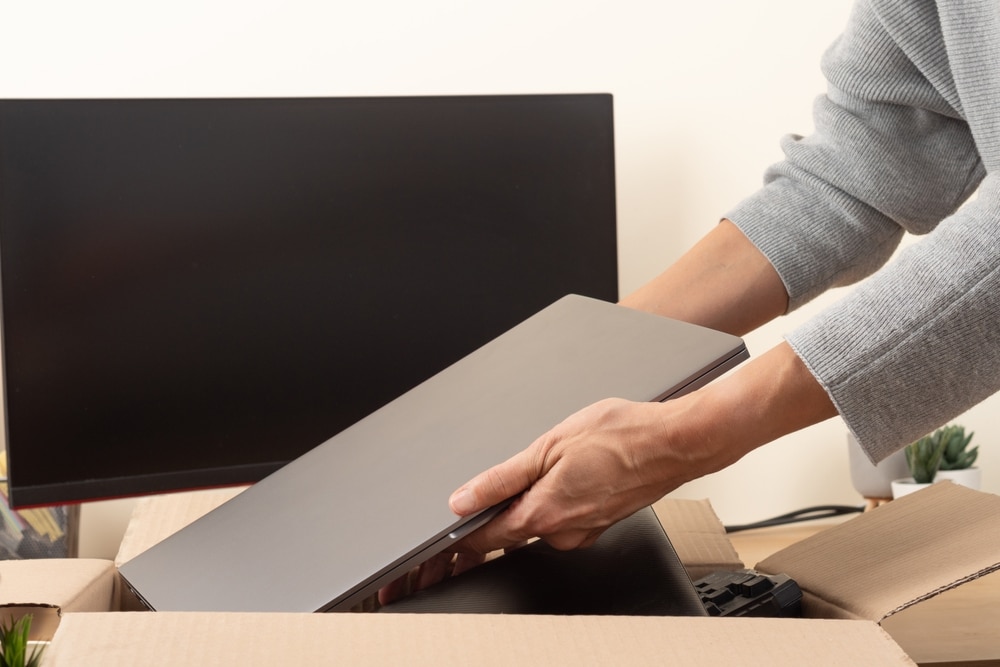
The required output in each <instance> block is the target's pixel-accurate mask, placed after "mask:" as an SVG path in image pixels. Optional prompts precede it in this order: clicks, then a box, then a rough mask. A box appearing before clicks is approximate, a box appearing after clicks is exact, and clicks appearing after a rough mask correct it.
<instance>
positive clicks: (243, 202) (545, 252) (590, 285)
mask: <svg viewBox="0 0 1000 667" xmlns="http://www.w3.org/2000/svg"><path fill="white" fill-rule="evenodd" d="M0 271H2V273H0V279H2V298H3V313H2V315H3V353H4V354H3V364H4V382H5V387H4V389H5V411H6V412H5V414H6V427H7V433H6V436H7V442H6V444H7V451H8V455H9V469H10V482H11V493H12V502H13V503H14V504H15V505H16V506H26V505H38V504H51V503H62V502H71V501H78V500H85V499H94V498H106V497H116V496H127V495H137V494H146V493H154V492H161V491H168V490H175V489H189V488H198V487H206V486H218V485H229V484H241V483H249V482H253V481H255V480H257V479H260V478H261V477H263V476H264V475H266V474H267V473H269V472H271V471H273V470H275V469H277V468H278V467H280V466H281V465H282V464H284V463H286V462H288V461H290V460H291V459H293V458H296V457H297V456H298V455H300V454H302V453H303V452H305V451H307V450H308V449H311V448H312V447H314V446H316V445H318V444H320V443H321V442H323V441H324V440H326V439H328V438H329V437H331V436H333V435H334V434H336V433H337V432H338V431H340V430H341V429H343V428H345V427H347V426H349V425H350V424H352V423H354V422H355V421H357V420H358V419H360V418H362V417H364V416H365V415H367V414H368V413H370V412H372V411H374V410H375V409H377V408H379V407H380V406H381V405H383V404H385V403H386V402H388V401H390V400H392V399H393V398H395V397H396V396H398V395H400V394H402V393H403V392H405V391H406V390H408V389H409V388H411V387H413V386H414V385H416V384H418V383H419V382H421V381H422V380H424V379H426V378H427V377H429V376H431V375H433V374H434V373H435V372H437V371H439V370H441V369H442V368H444V367H445V366H447V365H448V364H450V363H452V362H454V361H456V360H457V359H459V358H460V357H462V356H464V355H465V354H467V353H469V352H471V351H472V350H474V349H475V348H477V347H479V346H480V345H482V344H483V343H485V342H487V341H488V340H490V339H491V338H493V337H495V336H497V335H499V334H500V333H502V332H503V331H504V330H506V329H508V328H509V327H511V326H513V325H514V324H516V323H517V322H519V321H521V320H523V319H524V318H526V317H528V316H529V315H531V314H532V313H534V312H535V311H537V310H539V309H541V308H542V307H544V306H546V305H548V304H549V303H550V302H552V301H554V300H556V299H557V298H559V297H560V296H563V295H564V294H567V293H577V294H585V295H588V296H593V297H597V298H602V299H606V300H614V299H616V298H617V281H618V274H617V252H616V235H615V186H614V142H613V119H612V100H611V97H610V96H609V95H510V96H506V95H505V96H455V97H409V98H399V97H383V98H305V99H196V100H192V99H177V100H162V99H161V100H151V99H145V100H5V101H0ZM525 444H526V445H527V444H528V443H525Z"/></svg>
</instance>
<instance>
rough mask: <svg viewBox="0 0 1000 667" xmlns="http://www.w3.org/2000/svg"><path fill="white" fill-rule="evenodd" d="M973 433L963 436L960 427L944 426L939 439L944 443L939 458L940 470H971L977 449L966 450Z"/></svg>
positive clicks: (963, 432)
mask: <svg viewBox="0 0 1000 667" xmlns="http://www.w3.org/2000/svg"><path fill="white" fill-rule="evenodd" d="M973 435H975V433H969V434H968V435H966V434H965V429H964V428H963V427H961V426H957V425H955V426H945V427H944V428H942V429H941V439H942V440H944V441H945V446H944V454H943V455H942V456H941V470H964V469H965V468H971V467H972V464H973V463H975V462H976V456H978V455H979V447H978V446H976V447H973V448H972V449H968V447H969V442H971V441H972V436H973Z"/></svg>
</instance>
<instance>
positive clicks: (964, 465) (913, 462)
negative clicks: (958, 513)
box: [892, 424, 979, 498]
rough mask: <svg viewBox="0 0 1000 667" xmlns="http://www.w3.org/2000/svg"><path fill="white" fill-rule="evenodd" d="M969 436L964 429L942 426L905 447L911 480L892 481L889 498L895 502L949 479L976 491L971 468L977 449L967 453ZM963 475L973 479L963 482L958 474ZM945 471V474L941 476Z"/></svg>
mask: <svg viewBox="0 0 1000 667" xmlns="http://www.w3.org/2000/svg"><path fill="white" fill-rule="evenodd" d="M972 436H973V434H972V433H969V434H968V435H966V433H965V428H964V427H962V426H959V425H957V424H954V425H948V426H943V427H941V428H939V429H938V430H936V431H934V432H933V433H931V434H929V435H925V436H924V437H922V438H920V439H919V440H917V441H916V442H913V443H910V444H909V445H907V446H906V448H905V450H904V451H905V452H906V464H907V467H908V468H909V470H910V475H911V477H906V478H903V479H897V480H893V482H892V496H893V498H898V497H900V496H905V495H906V494H908V493H913V492H914V491H918V490H920V489H922V488H924V487H925V486H929V485H930V484H933V483H934V482H935V481H940V480H941V479H946V478H947V479H951V480H952V481H955V482H956V483H959V484H964V485H966V486H971V487H972V488H979V485H978V479H977V477H978V473H979V469H978V468H971V466H972V464H973V462H975V460H976V456H977V455H978V453H979V447H973V448H972V449H968V446H969V443H970V442H971V440H972ZM969 470H974V471H975V473H969V472H966V473H965V474H966V475H969V476H970V477H972V478H973V479H964V476H963V475H962V474H956V473H958V471H969ZM942 471H948V472H942Z"/></svg>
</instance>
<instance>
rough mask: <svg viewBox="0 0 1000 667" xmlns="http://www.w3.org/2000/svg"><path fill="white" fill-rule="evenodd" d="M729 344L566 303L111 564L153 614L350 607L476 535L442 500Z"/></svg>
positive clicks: (724, 356)
mask: <svg viewBox="0 0 1000 667" xmlns="http://www.w3.org/2000/svg"><path fill="white" fill-rule="evenodd" d="M747 357H748V353H747V350H746V347H745V345H744V343H743V341H742V340H741V339H739V338H738V337H735V336H730V335H728V334H723V333H719V332H716V331H712V330H709V329H705V328H703V327H698V326H694V325H691V324H687V323H683V322H678V321H675V320H671V319H668V318H663V317H658V316H656V315H651V314H649V313H643V312H639V311H635V310H631V309H628V308H625V307H622V306H618V305H615V304H612V303H608V302H604V301H600V300H596V299H592V298H588V297H582V296H577V295H569V296H566V297H564V298H562V299H559V300H558V301H556V302H555V303H553V304H551V305H550V306H548V307H546V308H544V309H543V310H541V311H540V312H538V313H536V314H535V315H533V316H531V317H529V318H528V319H527V320H525V321H524V322H522V323H521V324H519V325H517V326H515V327H513V328H512V329H510V330H509V331H507V332H505V333H504V334H502V335H500V336H499V337H497V338H495V339H494V340H492V341H490V342H489V343H487V344H486V345H484V346H483V347H481V348H479V349H478V350H476V351H474V352H472V353H471V354H469V355H468V356H466V357H464V358H463V359H461V360H459V361H458V362H456V363H454V364H452V365H451V366H449V367H447V368H445V369H444V370H442V371H441V372H439V373H438V374H436V375H434V376H432V377H431V378H430V379H428V380H426V381H425V382H423V383H421V384H419V385H417V386H416V387H414V388H413V389H411V390H410V391H408V392H406V393H405V394H403V395H402V396H400V397H399V398H397V399H395V400H393V401H391V402H389V403H388V404H386V405H385V406H383V407H382V408H380V409H379V410H376V411H375V412H373V413H371V414H370V415H369V416H367V417H365V418H363V419H361V420H360V421H358V422H357V423H355V424H354V425H353V426H350V427H348V428H347V429H345V430H343V431H341V432H340V433H338V434H337V435H335V436H333V437H332V438H330V439H329V440H327V441H326V442H323V443H322V444H320V445H318V446H317V447H315V448H314V449H312V450H310V451H309V452H307V453H306V454H304V455H302V456H301V457H299V458H297V459H295V460H293V461H292V462H290V463H288V464H287V465H285V466H284V467H282V468H281V469H279V470H278V471H276V472H274V473H272V474H271V475H269V476H268V477H265V478H264V479H262V480H261V481H259V482H257V483H256V484H255V485H253V486H251V487H250V488H248V489H247V490H246V491H244V492H243V493H241V494H239V495H238V496H236V497H234V498H233V499H232V500H230V501H228V502H227V503H224V504H223V505H221V506H220V507H218V508H216V509H215V510H213V511H212V512H210V513H209V514H207V515H205V516H204V517H202V518H200V519H199V520H197V521H195V522H193V523H192V524H190V525H188V526H187V527H185V528H183V529H182V530H180V531H178V532H177V533H175V534H173V535H172V536H170V537H168V538H166V539H165V540H163V541H162V542H160V543H159V544H157V545H155V546H153V547H151V548H150V549H148V550H147V551H145V552H143V553H142V554H140V555H138V556H136V557H135V558H134V559H132V560H130V561H129V562H127V563H125V564H123V565H122V567H121V568H120V572H121V575H122V577H123V579H124V581H125V583H126V584H127V585H128V586H129V587H130V588H131V589H132V590H133V591H134V592H135V594H136V596H137V597H138V598H139V600H140V601H141V602H143V603H144V604H145V605H146V606H147V607H149V608H150V609H154V610H162V611H255V612H314V611H343V610H349V609H351V608H352V607H353V606H354V605H356V604H357V603H359V602H361V601H363V600H365V599H366V598H368V597H369V596H370V595H372V594H373V593H375V592H376V591H377V590H378V589H379V588H381V587H382V586H384V585H385V584H386V583H388V582H390V581H392V580H394V579H396V578H397V577H399V576H402V575H403V574H405V573H406V572H408V571H409V570H410V569H411V568H413V567H415V566H416V565H418V564H420V563H422V562H424V561H425V560H426V559H428V558H430V557H431V556H433V555H434V554H436V553H439V552H440V551H443V550H444V549H446V548H447V547H448V545H450V544H452V543H454V542H455V541H457V540H459V539H461V538H462V537H464V536H465V535H466V534H468V533H469V532H471V531H473V530H475V529H476V528H478V527H479V526H481V525H482V524H484V523H485V522H486V521H488V520H489V519H490V518H492V517H493V516H494V515H495V514H496V513H497V512H499V511H502V509H503V504H501V506H498V507H494V508H491V509H488V510H485V511H483V512H481V513H479V514H476V515H472V516H468V517H456V516H455V515H454V514H452V512H451V511H450V510H449V508H448V496H449V495H450V494H451V492H452V491H454V490H455V489H456V488H458V487H459V486H460V485H461V484H463V483H464V482H466V481H468V480H469V479H470V478H472V477H473V476H475V475H476V474H478V473H480V472H482V471H483V470H485V469H487V468H489V467H491V466H493V465H495V464H497V463H500V462H502V461H504V460H506V459H507V458H509V457H510V456H512V455H514V454H515V453H517V452H519V451H520V450H522V449H523V448H524V447H526V446H528V445H529V444H530V443H531V442H532V441H534V439H535V438H537V437H538V436H539V435H541V434H543V433H544V432H546V431H548V430H549V429H550V428H551V427H553V426H554V425H556V424H557V423H558V422H560V421H562V420H563V419H564V418H566V417H567V416H569V415H570V414H572V413H574V412H576V411H578V410H580V409H582V408H583V407H586V406H587V405H589V404H591V403H593V402H595V401H598V400H601V399H603V398H608V397H619V398H625V399H630V400H636V401H663V400H666V399H669V398H672V397H675V396H679V395H681V394H683V393H686V392H689V391H692V390H694V389H696V388H698V387H700V386H702V385H704V384H706V383H707V382H709V381H711V380H712V379H713V378H715V377H717V376H718V375H720V374H722V373H724V372H725V371H727V370H729V369H731V368H733V367H735V366H736V365H738V364H739V363H740V362H742V361H743V360H745V359H746V358H747Z"/></svg>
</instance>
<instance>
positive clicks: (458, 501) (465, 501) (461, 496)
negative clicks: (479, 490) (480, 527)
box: [448, 489, 476, 516]
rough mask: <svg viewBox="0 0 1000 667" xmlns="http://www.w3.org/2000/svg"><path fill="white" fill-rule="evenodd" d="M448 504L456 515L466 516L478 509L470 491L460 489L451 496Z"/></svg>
mask: <svg viewBox="0 0 1000 667" xmlns="http://www.w3.org/2000/svg"><path fill="white" fill-rule="evenodd" d="M448 502H449V504H450V505H451V509H452V511H453V512H455V514H459V515H463V516H464V515H466V514H469V513H470V512H472V511H473V510H475V509H476V499H475V498H473V497H472V493H471V492H470V491H469V490H468V489H459V490H458V491H456V492H455V493H453V494H452V495H451V499H450V500H449V501H448Z"/></svg>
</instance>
